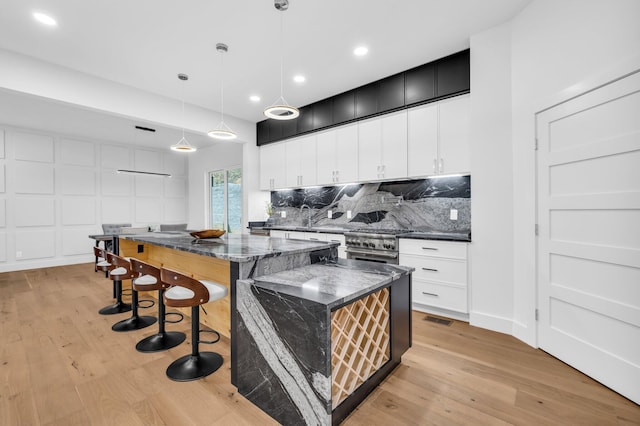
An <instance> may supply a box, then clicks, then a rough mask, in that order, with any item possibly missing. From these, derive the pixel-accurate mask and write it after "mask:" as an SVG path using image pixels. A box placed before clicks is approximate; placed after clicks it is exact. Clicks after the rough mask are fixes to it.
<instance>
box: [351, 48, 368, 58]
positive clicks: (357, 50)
mask: <svg viewBox="0 0 640 426" xmlns="http://www.w3.org/2000/svg"><path fill="white" fill-rule="evenodd" d="M367 53H369V49H368V48H367V47H366V46H358V47H356V48H355V49H353V54H354V55H356V56H364V55H366V54H367Z"/></svg>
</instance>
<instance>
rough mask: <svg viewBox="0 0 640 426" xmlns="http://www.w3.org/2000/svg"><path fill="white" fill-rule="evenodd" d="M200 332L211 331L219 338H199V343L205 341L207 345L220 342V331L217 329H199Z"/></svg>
mask: <svg viewBox="0 0 640 426" xmlns="http://www.w3.org/2000/svg"><path fill="white" fill-rule="evenodd" d="M199 331H200V333H211V334H215V335H216V337H217V339H216V340H202V339H198V343H204V344H205V345H213V344H214V343H218V342H219V341H220V333H218V332H217V331H215V330H199Z"/></svg>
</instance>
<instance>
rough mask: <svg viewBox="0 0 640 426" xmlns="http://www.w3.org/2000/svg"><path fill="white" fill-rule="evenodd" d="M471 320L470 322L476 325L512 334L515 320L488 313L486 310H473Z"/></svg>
mask: <svg viewBox="0 0 640 426" xmlns="http://www.w3.org/2000/svg"><path fill="white" fill-rule="evenodd" d="M469 320H470V321H469V324H471V325H473V326H475V327H481V328H486V329H487V330H492V331H497V332H499V333H504V334H511V332H512V329H513V322H512V320H511V319H510V318H505V317H500V316H497V315H492V314H486V313H484V312H477V311H471V313H470V314H469Z"/></svg>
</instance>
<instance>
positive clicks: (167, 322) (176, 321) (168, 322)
mask: <svg viewBox="0 0 640 426" xmlns="http://www.w3.org/2000/svg"><path fill="white" fill-rule="evenodd" d="M169 315H178V316H179V317H180V319H177V320H168V319H167V317H168V316H169ZM164 317H165V319H164V322H165V323H166V324H177V323H179V322H181V321H182V320H183V319H184V315H183V314H182V312H167V313H166V314H164Z"/></svg>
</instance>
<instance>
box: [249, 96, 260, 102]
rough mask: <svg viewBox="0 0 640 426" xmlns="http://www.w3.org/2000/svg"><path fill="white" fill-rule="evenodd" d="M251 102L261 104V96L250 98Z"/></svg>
mask: <svg viewBox="0 0 640 426" xmlns="http://www.w3.org/2000/svg"><path fill="white" fill-rule="evenodd" d="M249 100H250V101H251V102H260V96H258V95H251V96H249Z"/></svg>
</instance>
